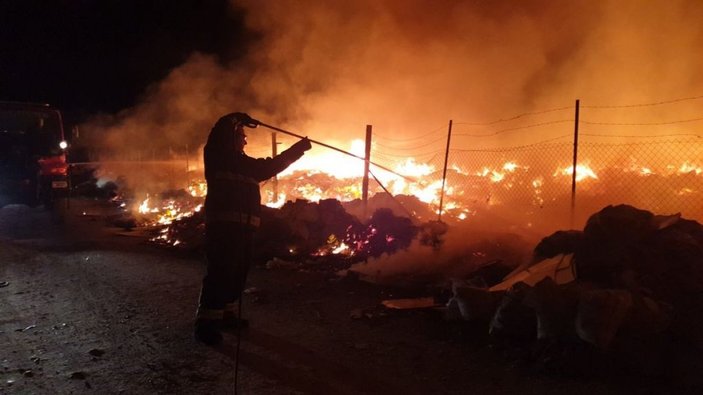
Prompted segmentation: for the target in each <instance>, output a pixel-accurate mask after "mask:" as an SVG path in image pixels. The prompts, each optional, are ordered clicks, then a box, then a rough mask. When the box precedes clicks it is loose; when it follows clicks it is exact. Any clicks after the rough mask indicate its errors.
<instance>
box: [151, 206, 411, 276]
mask: <svg viewBox="0 0 703 395" xmlns="http://www.w3.org/2000/svg"><path fill="white" fill-rule="evenodd" d="M191 205H192V204H191ZM199 207H200V206H198V208H199ZM262 210H263V211H262V215H261V227H260V228H259V230H258V231H257V232H256V238H255V241H256V242H255V248H256V250H255V258H256V261H257V262H266V261H268V260H271V259H273V258H279V259H289V258H296V259H298V260H299V259H300V257H304V259H305V260H311V259H318V260H319V259H322V258H323V257H329V256H335V257H336V258H335V259H336V260H338V261H345V262H348V263H350V262H355V261H359V260H363V259H365V258H367V257H373V256H379V255H381V254H383V253H393V252H395V251H397V250H398V249H402V248H407V247H408V246H409V245H410V243H411V241H412V240H413V239H414V238H415V236H416V235H417V233H418V227H416V226H415V225H413V223H412V221H411V220H410V219H409V218H406V217H398V216H396V215H394V214H393V212H392V211H391V210H390V209H384V208H380V209H377V210H376V211H375V212H374V213H373V215H372V216H371V218H370V219H369V220H368V221H367V222H366V223H362V222H361V221H359V220H358V219H357V218H356V217H355V216H353V215H351V214H349V213H347V211H346V210H345V209H344V207H343V206H342V203H340V202H339V201H338V200H336V199H324V200H321V201H319V202H318V203H314V202H309V201H307V200H296V201H289V202H287V203H286V204H284V205H283V206H282V207H281V208H280V209H276V208H271V207H266V206H262ZM160 212H161V210H160ZM204 220H205V218H204V213H203V211H202V210H195V211H191V212H189V214H188V215H183V216H179V217H174V218H172V220H171V221H170V222H168V223H165V222H161V221H159V222H161V223H163V224H165V225H168V226H164V227H161V228H160V230H159V235H158V236H156V237H154V238H153V239H152V240H153V241H155V242H160V243H164V244H168V245H173V246H179V247H182V248H186V249H190V250H201V249H202V243H203V235H204Z"/></svg>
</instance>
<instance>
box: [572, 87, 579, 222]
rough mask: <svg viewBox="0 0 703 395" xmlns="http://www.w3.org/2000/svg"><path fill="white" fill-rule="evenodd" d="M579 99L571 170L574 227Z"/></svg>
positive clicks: (577, 101)
mask: <svg viewBox="0 0 703 395" xmlns="http://www.w3.org/2000/svg"><path fill="white" fill-rule="evenodd" d="M579 108H580V104H579V99H576V113H575V116H574V161H573V168H572V172H571V224H570V225H571V227H572V228H573V227H574V221H575V219H576V165H577V163H578V150H579Z"/></svg>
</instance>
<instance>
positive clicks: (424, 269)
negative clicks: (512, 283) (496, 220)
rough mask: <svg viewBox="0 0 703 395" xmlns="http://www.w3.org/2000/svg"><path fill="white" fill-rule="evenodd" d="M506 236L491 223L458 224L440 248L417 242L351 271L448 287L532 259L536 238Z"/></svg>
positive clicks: (378, 280) (383, 279)
mask: <svg viewBox="0 0 703 395" xmlns="http://www.w3.org/2000/svg"><path fill="white" fill-rule="evenodd" d="M521 233H523V235H518V234H517V233H506V232H505V229H504V228H500V227H498V226H491V224H488V223H482V224H469V223H458V224H456V225H455V226H452V227H450V228H449V230H448V232H447V233H446V234H444V235H442V237H441V239H442V244H441V246H440V247H439V248H436V249H435V248H433V247H431V246H428V245H423V244H421V243H420V242H419V241H417V240H414V241H413V243H412V244H411V246H410V247H409V248H408V249H407V250H401V251H398V252H395V253H393V254H392V255H382V256H380V257H377V258H370V259H369V260H368V261H367V262H362V263H358V264H355V265H353V266H352V267H351V268H350V270H351V271H352V272H356V273H358V274H359V275H361V277H362V278H363V279H364V280H367V281H371V282H375V283H380V284H395V285H399V284H404V285H417V284H423V285H426V284H446V283H448V282H449V281H450V280H460V279H465V278H466V277H467V276H468V275H470V274H471V273H473V272H475V271H476V270H477V269H480V268H482V267H486V266H488V265H491V264H496V265H500V266H502V267H506V268H515V267H518V266H520V265H521V264H523V263H527V262H529V261H530V260H531V259H532V249H533V247H534V245H535V243H536V242H537V241H538V240H539V239H538V238H535V237H534V236H535V235H533V234H526V233H524V232H521Z"/></svg>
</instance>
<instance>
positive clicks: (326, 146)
mask: <svg viewBox="0 0 703 395" xmlns="http://www.w3.org/2000/svg"><path fill="white" fill-rule="evenodd" d="M250 125H260V126H263V127H265V128H269V129H271V130H275V131H277V132H281V133H283V134H287V135H289V136H293V137H297V138H299V139H304V138H307V137H305V136H302V135H300V134H297V133H293V132H290V131H288V130H285V129H281V128H278V127H275V126H272V125H268V124H266V123H263V122H261V121H257V120H252V122H251V123H250V124H247V126H250ZM307 139H308V140H309V141H310V142H311V143H315V144H317V145H320V146H323V147H325V148H329V149H331V150H334V151H337V152H341V153H343V154H345V155H349V156H351V157H354V158H356V159H359V160H363V161H366V158H364V157H362V156H359V155H356V154H353V153H351V152H349V151H345V150H343V149H340V148H337V147H335V146H333V145H329V144H325V143H323V142H321V141H317V140H313V139H311V138H307ZM369 164H372V165H374V166H376V167H378V168H379V169H383V170H385V171H387V172H390V173H392V174H395V175H397V176H398V177H402V178H404V179H406V180H408V181H411V182H415V181H416V180H415V179H414V178H412V177H408V176H406V175H403V174H400V173H398V172H396V171H394V170H392V169H390V168H388V167H386V166H383V165H379V164H378V163H374V162H372V161H370V160H369Z"/></svg>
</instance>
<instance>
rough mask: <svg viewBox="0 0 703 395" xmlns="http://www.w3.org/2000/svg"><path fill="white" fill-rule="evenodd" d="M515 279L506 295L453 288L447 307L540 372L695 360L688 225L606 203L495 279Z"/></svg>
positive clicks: (700, 270) (701, 245)
mask: <svg viewBox="0 0 703 395" xmlns="http://www.w3.org/2000/svg"><path fill="white" fill-rule="evenodd" d="M550 265H551V266H550ZM539 266H542V267H543V268H547V269H548V270H543V271H539V270H537V269H536V268H538V267H539ZM566 269H568V274H569V276H563V274H564V270H566ZM550 270H551V271H550ZM560 270H561V271H562V272H561V273H560V272H559V271H560ZM516 276H520V277H519V278H520V279H524V281H518V282H515V283H514V284H512V285H511V286H510V287H508V288H507V289H505V287H501V286H500V284H496V283H492V284H488V286H487V287H484V288H477V287H475V286H472V287H469V286H459V287H455V289H454V298H453V299H452V300H451V301H450V304H449V307H450V310H451V309H452V308H455V309H459V310H460V313H461V314H460V316H461V317H462V318H463V319H464V320H471V321H474V322H484V323H485V324H487V326H488V328H489V333H490V334H491V335H492V337H493V339H495V340H496V341H498V342H499V343H501V344H506V342H507V343H509V344H511V345H512V346H516V345H517V346H518V347H521V348H524V349H527V350H529V351H528V352H527V353H526V354H524V355H526V356H525V358H526V359H527V360H528V361H529V362H530V363H533V364H535V366H538V367H540V368H544V369H546V370H549V371H557V372H561V373H570V374H584V373H587V374H593V373H594V370H598V371H601V372H604V371H607V370H609V369H612V368H613V367H617V368H626V369H631V370H634V371H636V372H638V373H646V374H650V375H655V376H667V377H672V376H680V375H682V374H686V373H681V372H682V371H684V372H689V373H690V372H694V371H697V370H698V369H699V368H700V367H701V364H702V363H703V358H701V356H703V353H701V351H703V226H701V224H699V223H698V222H696V221H692V220H688V219H684V218H681V217H680V215H678V214H677V215H671V216H661V215H655V214H653V213H651V212H649V211H646V210H641V209H638V208H635V207H632V206H629V205H617V206H607V207H605V208H603V209H602V210H600V211H599V212H597V213H595V214H593V215H592V216H591V217H590V218H589V219H588V221H587V223H586V225H585V227H584V229H583V230H580V231H579V230H569V231H558V232H555V233H554V234H552V235H550V236H548V237H546V238H544V239H543V240H542V241H541V242H540V243H539V244H538V245H537V246H536V247H535V249H534V259H533V260H532V262H531V263H529V264H527V265H525V267H521V268H518V269H516V270H515V271H513V273H511V274H510V275H508V276H507V277H506V278H504V279H503V281H504V282H507V281H509V280H510V278H518V277H516ZM455 316H456V314H455ZM689 376H694V377H697V375H695V374H691V375H689ZM689 378H690V377H689ZM699 380H700V379H698V380H697V381H699ZM689 384H690V383H689ZM695 385H700V383H695Z"/></svg>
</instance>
